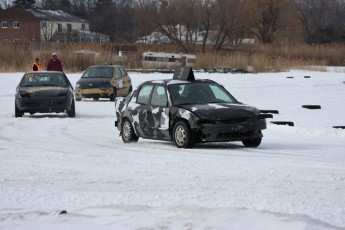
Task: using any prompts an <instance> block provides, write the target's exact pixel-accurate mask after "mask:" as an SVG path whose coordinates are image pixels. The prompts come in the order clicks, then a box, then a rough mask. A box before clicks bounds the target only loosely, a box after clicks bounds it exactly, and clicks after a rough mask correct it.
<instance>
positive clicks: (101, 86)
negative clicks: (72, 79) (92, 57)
mask: <svg viewBox="0 0 345 230" xmlns="http://www.w3.org/2000/svg"><path fill="white" fill-rule="evenodd" d="M131 91H132V83H131V78H130V77H129V75H128V73H127V71H126V70H125V69H124V68H123V67H122V66H118V65H95V66H90V67H89V68H87V69H86V70H85V71H84V73H83V75H82V76H81V78H80V79H79V80H78V81H77V84H76V88H75V98H76V100H77V101H80V100H81V99H82V98H93V99H94V100H98V99H99V98H109V99H110V101H115V98H116V97H117V96H120V97H125V96H127V95H128V94H129V93H130V92H131Z"/></svg>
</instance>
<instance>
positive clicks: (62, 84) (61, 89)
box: [15, 71, 75, 117]
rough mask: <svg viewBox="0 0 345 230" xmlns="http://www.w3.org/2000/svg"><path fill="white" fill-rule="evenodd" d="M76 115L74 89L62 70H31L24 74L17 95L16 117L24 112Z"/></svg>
mask: <svg viewBox="0 0 345 230" xmlns="http://www.w3.org/2000/svg"><path fill="white" fill-rule="evenodd" d="M62 112H65V113H67V115H68V116H69V117H75V105H74V90H73V86H72V85H71V83H70V82H69V80H68V78H67V76H66V75H65V74H64V73H63V72H60V71H31V72H27V73H25V74H24V75H23V77H22V79H21V81H20V83H19V84H18V86H17V91H16V95H15V117H22V116H23V115H24V113H30V114H34V113H62Z"/></svg>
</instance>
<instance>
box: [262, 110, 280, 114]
mask: <svg viewBox="0 0 345 230" xmlns="http://www.w3.org/2000/svg"><path fill="white" fill-rule="evenodd" d="M260 112H261V113H273V114H278V113H279V111H278V110H260Z"/></svg>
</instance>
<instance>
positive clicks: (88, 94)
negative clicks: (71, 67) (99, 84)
mask: <svg viewBox="0 0 345 230" xmlns="http://www.w3.org/2000/svg"><path fill="white" fill-rule="evenodd" d="M112 94H113V89H112V88H90V89H80V88H76V89H75V97H76V98H95V97H106V98H108V97H109V96H110V95H112Z"/></svg>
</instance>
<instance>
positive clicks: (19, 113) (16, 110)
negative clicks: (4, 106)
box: [14, 103, 24, 117]
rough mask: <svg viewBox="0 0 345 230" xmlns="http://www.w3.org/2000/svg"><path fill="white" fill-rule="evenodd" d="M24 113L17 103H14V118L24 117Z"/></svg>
mask: <svg viewBox="0 0 345 230" xmlns="http://www.w3.org/2000/svg"><path fill="white" fill-rule="evenodd" d="M23 114H24V113H23V112H22V111H21V110H20V109H18V106H17V103H14V116H15V117H22V116H23Z"/></svg>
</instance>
